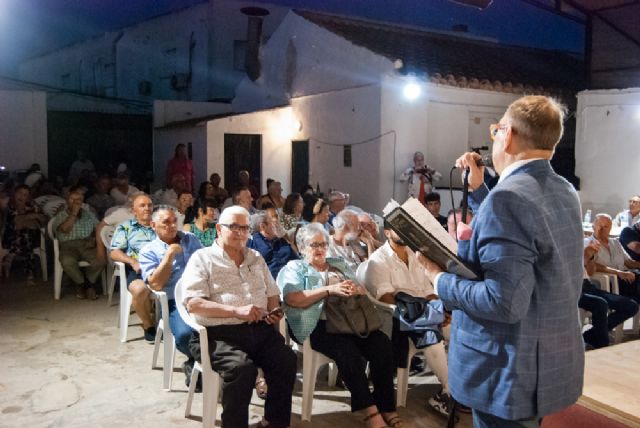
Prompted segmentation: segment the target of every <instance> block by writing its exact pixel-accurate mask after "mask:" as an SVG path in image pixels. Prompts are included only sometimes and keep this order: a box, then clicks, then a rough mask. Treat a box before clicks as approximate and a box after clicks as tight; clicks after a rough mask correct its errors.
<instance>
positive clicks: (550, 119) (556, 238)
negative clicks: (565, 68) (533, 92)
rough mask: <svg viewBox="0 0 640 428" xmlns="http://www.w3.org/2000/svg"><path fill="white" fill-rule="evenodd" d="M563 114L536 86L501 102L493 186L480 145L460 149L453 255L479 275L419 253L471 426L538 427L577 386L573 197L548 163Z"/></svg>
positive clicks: (579, 349)
mask: <svg viewBox="0 0 640 428" xmlns="http://www.w3.org/2000/svg"><path fill="white" fill-rule="evenodd" d="M563 117H564V110H563V108H562V107H561V106H560V105H558V104H557V103H556V102H555V101H553V100H552V99H550V98H547V97H542V96H527V97H524V98H520V99H519V100H517V101H515V102H514V103H512V104H511V105H510V106H509V107H508V109H507V111H506V113H505V114H504V116H503V117H502V119H501V120H500V123H498V124H496V125H492V126H491V137H492V139H493V154H492V157H493V163H494V165H495V168H496V170H497V172H498V173H499V174H500V181H499V182H498V184H497V185H496V186H495V188H493V190H491V191H490V192H489V190H488V189H487V187H486V186H485V185H484V183H483V169H484V168H482V167H478V166H477V165H476V160H477V159H478V158H479V155H477V154H475V153H465V154H464V155H462V156H461V157H460V158H459V159H458V160H457V166H459V167H461V168H469V187H470V188H471V190H472V193H470V195H469V196H470V205H471V206H472V208H473V210H474V212H475V213H476V215H475V217H474V219H473V221H472V222H471V236H470V239H469V237H468V236H467V237H466V238H468V239H467V240H463V239H460V241H459V242H458V255H459V257H460V258H461V259H463V260H464V261H465V262H467V263H468V264H469V266H471V267H472V268H473V269H474V270H475V271H476V272H477V273H478V274H479V278H480V279H478V280H474V281H472V280H468V279H465V278H462V277H460V276H456V275H454V274H450V273H446V272H442V270H441V269H440V268H439V267H438V266H437V265H436V264H435V263H433V262H432V261H431V260H429V259H428V258H425V257H423V256H420V260H421V261H422V263H423V265H424V266H425V268H426V269H427V272H428V275H429V277H430V279H431V280H432V281H433V283H434V284H435V287H436V292H437V293H438V294H439V296H440V298H441V299H442V301H443V302H444V304H445V306H446V307H447V308H448V309H451V310H452V311H453V319H452V329H451V344H450V348H449V388H450V390H451V393H452V395H453V397H454V398H455V399H456V400H457V401H459V402H460V403H462V404H465V405H467V406H469V407H471V408H472V409H473V416H474V418H473V419H474V427H531V426H538V425H539V424H540V421H541V419H542V417H543V416H545V415H548V414H550V413H553V412H556V411H558V410H560V409H562V408H564V407H566V406H568V405H570V404H573V403H575V402H576V400H577V399H578V397H579V396H580V394H581V392H582V380H583V371H584V345H583V341H582V336H581V334H580V323H579V316H578V298H579V296H580V290H581V285H582V225H581V222H580V216H581V213H580V203H579V201H578V197H577V195H576V192H575V191H574V189H573V188H572V186H571V184H569V183H568V182H567V181H566V180H564V179H563V178H562V177H560V176H558V175H557V174H556V173H554V172H553V170H552V169H551V165H550V163H549V160H550V159H551V157H552V156H553V152H554V149H555V146H556V144H557V143H558V141H559V140H560V137H561V136H562V132H563V125H562V123H563ZM459 229H460V228H459ZM462 229H465V228H462ZM467 230H468V229H467ZM427 256H428V255H427Z"/></svg>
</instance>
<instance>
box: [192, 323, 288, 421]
mask: <svg viewBox="0 0 640 428" xmlns="http://www.w3.org/2000/svg"><path fill="white" fill-rule="evenodd" d="M191 337H192V340H191V342H190V344H189V347H190V349H191V353H192V355H193V356H194V357H195V358H196V359H197V360H198V361H201V360H200V343H199V340H198V335H197V334H193V335H192V336H191ZM207 337H208V339H209V353H210V355H211V365H212V366H213V369H214V370H215V371H216V372H218V373H219V374H220V377H222V426H223V427H227V428H245V427H248V424H249V403H250V402H251V394H252V393H253V388H254V386H255V382H256V376H257V375H258V369H257V367H260V368H262V370H263V371H264V377H265V380H266V381H267V385H269V393H268V394H267V399H266V401H265V405H264V417H265V419H266V420H268V421H269V422H270V423H271V425H270V426H272V427H274V428H280V427H288V426H289V424H290V419H291V395H292V391H293V385H294V383H295V381H296V368H297V360H296V355H295V353H294V352H293V351H292V350H291V348H289V347H288V346H286V345H285V344H284V338H283V337H282V335H281V334H280V333H278V332H277V331H276V330H275V329H274V328H273V326H270V325H268V324H266V323H264V322H259V323H255V324H235V325H221V326H216V327H207Z"/></svg>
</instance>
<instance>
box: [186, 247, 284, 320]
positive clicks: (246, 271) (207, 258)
mask: <svg viewBox="0 0 640 428" xmlns="http://www.w3.org/2000/svg"><path fill="white" fill-rule="evenodd" d="M178 286H179V287H182V289H183V290H184V302H185V303H186V302H187V301H188V300H189V299H192V298H194V297H200V298H203V299H206V300H210V301H212V302H215V303H220V304H223V305H230V306H236V307H240V306H245V305H251V304H253V305H255V306H257V307H259V308H264V309H265V310H266V309H267V299H268V298H269V297H274V296H279V295H280V290H279V289H278V286H277V285H276V282H275V280H274V279H273V277H272V276H271V272H269V268H268V267H267V263H266V262H265V261H264V259H263V258H262V256H261V255H260V253H258V252H257V251H255V250H252V249H250V248H246V249H245V252H244V261H243V262H242V264H241V265H240V267H238V266H236V264H235V262H234V261H233V260H231V258H230V257H229V256H228V255H227V253H225V252H224V250H223V249H222V248H221V247H220V246H219V245H218V242H217V241H215V242H214V243H213V244H212V245H211V246H210V247H206V248H203V249H201V250H198V251H196V252H195V253H194V254H193V255H192V256H191V258H190V259H189V262H188V263H187V267H186V268H185V270H184V273H183V274H182V278H181V279H180V283H179V285H178ZM194 317H195V319H196V321H197V322H198V323H200V324H202V325H208V326H216V325H229V324H231V325H232V324H242V323H244V322H245V321H243V320H241V319H239V318H235V317H232V318H207V317H203V316H199V315H194Z"/></svg>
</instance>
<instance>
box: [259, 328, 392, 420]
mask: <svg viewBox="0 0 640 428" xmlns="http://www.w3.org/2000/svg"><path fill="white" fill-rule="evenodd" d="M310 339H311V348H312V349H313V350H314V351H318V352H320V353H322V354H324V355H326V356H327V357H329V358H331V359H332V360H334V361H335V362H336V365H337V366H338V371H339V372H340V376H342V380H343V381H344V383H345V385H346V386H347V388H349V391H350V392H351V411H352V412H355V411H358V410H362V409H365V408H367V407H370V406H373V405H376V406H377V407H378V410H379V411H380V412H394V411H395V410H396V403H395V400H394V398H393V371H394V369H395V366H394V364H393V351H392V349H391V341H390V340H389V338H388V337H387V336H386V335H385V334H384V333H383V332H381V331H380V330H376V331H374V332H373V333H371V334H370V335H369V337H367V338H366V339H361V338H359V337H358V336H356V335H352V334H329V333H327V327H326V321H323V320H320V321H318V325H317V326H316V328H315V329H314V330H313V332H312V333H311V336H310ZM367 361H369V369H370V372H371V381H372V382H373V393H372V392H371V391H370V390H369V380H368V379H367V374H366V372H365V370H366V367H367ZM269 393H271V390H269Z"/></svg>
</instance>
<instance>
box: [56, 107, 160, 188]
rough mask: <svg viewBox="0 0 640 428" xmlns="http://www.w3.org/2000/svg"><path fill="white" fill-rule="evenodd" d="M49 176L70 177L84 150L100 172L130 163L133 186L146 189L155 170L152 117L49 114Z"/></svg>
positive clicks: (106, 171) (69, 113)
mask: <svg viewBox="0 0 640 428" xmlns="http://www.w3.org/2000/svg"><path fill="white" fill-rule="evenodd" d="M47 128H48V139H49V141H48V145H49V175H50V176H51V177H55V176H60V177H67V175H68V172H69V167H70V166H71V164H72V163H73V161H74V160H75V159H76V153H77V151H78V150H82V151H83V152H84V154H85V156H86V157H87V159H89V160H91V161H92V162H93V164H94V165H95V168H96V172H97V173H99V174H100V173H109V174H114V173H115V171H116V168H117V166H118V164H119V163H120V162H124V163H126V164H127V166H128V168H129V170H130V172H131V177H130V180H131V182H132V183H135V185H136V186H137V187H138V188H140V189H141V190H142V189H145V190H146V187H147V182H148V180H149V179H150V178H151V174H152V173H151V171H153V165H152V163H153V156H152V152H153V148H152V132H151V131H152V129H153V121H152V118H151V115H123V114H103V113H79V112H58V111H49V112H47Z"/></svg>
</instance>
